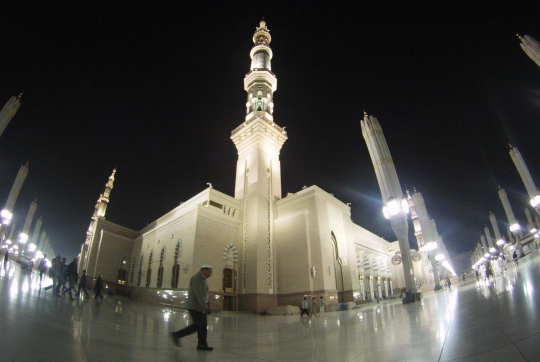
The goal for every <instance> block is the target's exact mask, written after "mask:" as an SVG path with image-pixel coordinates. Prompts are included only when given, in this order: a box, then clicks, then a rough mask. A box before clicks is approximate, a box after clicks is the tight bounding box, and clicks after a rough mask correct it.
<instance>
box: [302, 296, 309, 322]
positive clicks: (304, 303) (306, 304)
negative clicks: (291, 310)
mask: <svg viewBox="0 0 540 362" xmlns="http://www.w3.org/2000/svg"><path fill="white" fill-rule="evenodd" d="M304 313H306V314H307V316H308V318H309V309H308V302H307V298H306V297H304V300H303V301H302V313H300V318H302V316H303V315H304Z"/></svg>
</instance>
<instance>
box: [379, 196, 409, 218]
mask: <svg viewBox="0 0 540 362" xmlns="http://www.w3.org/2000/svg"><path fill="white" fill-rule="evenodd" d="M400 213H403V214H408V213H409V203H408V202H407V200H405V199H401V203H400V202H399V200H398V199H396V198H395V197H391V198H389V199H388V202H387V203H386V205H385V206H384V207H383V214H384V217H385V218H387V219H390V217H392V216H394V215H398V214H400Z"/></svg>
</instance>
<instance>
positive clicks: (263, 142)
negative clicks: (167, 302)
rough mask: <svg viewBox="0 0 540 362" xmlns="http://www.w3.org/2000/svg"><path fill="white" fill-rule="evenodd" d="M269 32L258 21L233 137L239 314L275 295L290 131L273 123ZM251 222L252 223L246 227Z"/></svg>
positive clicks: (273, 81) (273, 85)
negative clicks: (242, 113)
mask: <svg viewBox="0 0 540 362" xmlns="http://www.w3.org/2000/svg"><path fill="white" fill-rule="evenodd" d="M271 39H272V38H271V36H270V30H268V28H267V27H266V23H265V22H264V20H263V21H261V22H260V24H259V26H258V27H257V28H256V30H255V35H253V42H254V43H255V45H254V46H253V48H252V49H251V52H250V57H251V69H250V71H249V72H248V73H247V74H246V76H245V78H244V89H245V91H246V92H247V102H246V117H245V120H244V122H242V123H241V124H240V126H238V127H237V128H236V129H235V130H234V131H232V133H231V140H232V141H233V143H234V145H235V146H236V149H237V150H238V162H237V164H236V183H235V191H234V197H235V198H236V199H239V200H242V205H243V217H242V219H243V221H242V222H243V225H242V260H241V270H240V281H241V282H240V290H241V294H243V295H242V296H240V298H239V303H240V306H239V307H240V310H242V309H245V308H243V306H244V305H246V308H248V307H247V303H249V305H250V306H249V308H251V306H253V305H255V306H256V309H257V310H263V309H264V308H265V307H266V304H265V303H268V301H269V300H270V298H268V297H265V295H266V296H267V295H271V294H274V292H275V289H274V278H275V275H274V251H273V243H274V219H275V217H276V214H277V213H276V200H279V199H281V165H280V161H279V153H280V150H281V147H282V146H283V144H284V143H285V141H286V140H287V132H285V129H284V128H281V127H280V126H278V125H277V124H276V123H275V122H274V116H273V112H274V92H275V91H276V89H277V79H276V76H275V75H274V73H272V71H271V69H272V68H271V59H272V55H273V54H272V49H270V46H269V44H270V41H271ZM248 220H249V223H248Z"/></svg>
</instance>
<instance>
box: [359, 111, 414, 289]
mask: <svg viewBox="0 0 540 362" xmlns="http://www.w3.org/2000/svg"><path fill="white" fill-rule="evenodd" d="M360 127H361V128H362V135H363V136H364V140H365V141H366V144H367V147H368V150H369V154H370V156H371V161H372V163H373V167H374V168H375V174H376V176H377V181H378V182H379V188H380V189H381V195H382V202H383V205H384V207H383V212H384V214H385V217H386V218H387V219H390V224H391V225H392V230H393V231H394V234H395V235H396V237H397V239H398V243H399V249H400V250H401V258H402V260H403V274H404V276H405V286H406V287H407V289H408V290H416V284H415V281H414V270H413V265H412V259H411V249H410V246H409V236H408V230H409V225H408V224H407V213H408V212H409V204H408V202H407V200H406V199H404V198H403V191H402V190H401V185H400V184H399V180H398V176H397V173H396V168H395V166H394V162H393V161H392V156H391V155H390V150H389V149H388V144H387V143H386V139H385V138H384V134H383V131H382V128H381V125H380V124H379V121H378V120H377V118H375V117H373V116H368V114H367V113H365V112H364V119H363V120H361V121H360Z"/></svg>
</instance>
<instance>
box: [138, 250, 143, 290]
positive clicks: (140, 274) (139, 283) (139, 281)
mask: <svg viewBox="0 0 540 362" xmlns="http://www.w3.org/2000/svg"><path fill="white" fill-rule="evenodd" d="M143 258H144V254H142V255H141V261H140V263H139V276H138V277H137V286H138V287H140V286H141V278H142V265H143Z"/></svg>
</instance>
